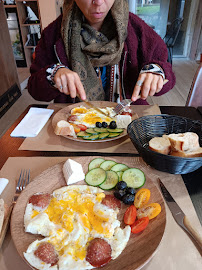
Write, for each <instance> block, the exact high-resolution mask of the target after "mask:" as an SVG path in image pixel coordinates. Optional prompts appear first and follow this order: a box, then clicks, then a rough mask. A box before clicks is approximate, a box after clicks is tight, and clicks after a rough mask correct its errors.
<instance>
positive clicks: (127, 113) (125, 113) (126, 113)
mask: <svg viewBox="0 0 202 270" xmlns="http://www.w3.org/2000/svg"><path fill="white" fill-rule="evenodd" d="M121 115H130V116H132V113H131V112H122V113H121Z"/></svg>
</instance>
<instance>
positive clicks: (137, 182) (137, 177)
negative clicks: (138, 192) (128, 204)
mask: <svg viewBox="0 0 202 270" xmlns="http://www.w3.org/2000/svg"><path fill="white" fill-rule="evenodd" d="M122 180H123V181H125V182H126V183H127V186H128V187H133V188H140V187H142V186H143V185H144V183H145V180H146V178H145V174H144V173H143V171H141V170H139V169H137V168H131V169H128V170H126V171H125V172H124V173H123V175H122Z"/></svg>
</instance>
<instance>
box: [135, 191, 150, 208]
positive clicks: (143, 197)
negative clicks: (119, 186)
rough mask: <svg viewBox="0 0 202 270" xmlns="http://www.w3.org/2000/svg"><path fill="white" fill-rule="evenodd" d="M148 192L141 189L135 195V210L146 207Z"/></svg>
mask: <svg viewBox="0 0 202 270" xmlns="http://www.w3.org/2000/svg"><path fill="white" fill-rule="evenodd" d="M150 194H151V192H150V190H149V189H147V188H141V189H140V190H138V192H137V193H136V194H135V200H134V205H135V207H136V208H141V207H142V206H144V205H146V204H147V203H148V201H149V198H150Z"/></svg>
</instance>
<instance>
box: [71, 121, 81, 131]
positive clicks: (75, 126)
mask: <svg viewBox="0 0 202 270" xmlns="http://www.w3.org/2000/svg"><path fill="white" fill-rule="evenodd" d="M70 124H71V123H70ZM71 125H72V126H73V127H74V131H75V133H78V132H80V131H81V129H80V128H79V127H78V126H77V125H76V124H71Z"/></svg>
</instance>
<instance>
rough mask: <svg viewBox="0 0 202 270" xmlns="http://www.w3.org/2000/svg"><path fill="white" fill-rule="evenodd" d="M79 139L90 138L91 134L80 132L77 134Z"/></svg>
mask: <svg viewBox="0 0 202 270" xmlns="http://www.w3.org/2000/svg"><path fill="white" fill-rule="evenodd" d="M76 135H77V137H86V136H88V137H89V136H90V133H86V132H85V131H80V132H78V133H77V134H76Z"/></svg>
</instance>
